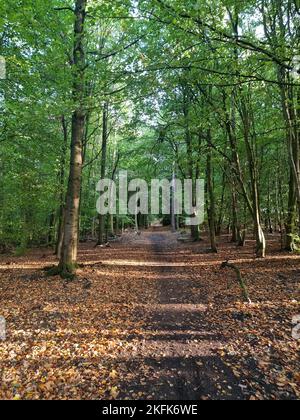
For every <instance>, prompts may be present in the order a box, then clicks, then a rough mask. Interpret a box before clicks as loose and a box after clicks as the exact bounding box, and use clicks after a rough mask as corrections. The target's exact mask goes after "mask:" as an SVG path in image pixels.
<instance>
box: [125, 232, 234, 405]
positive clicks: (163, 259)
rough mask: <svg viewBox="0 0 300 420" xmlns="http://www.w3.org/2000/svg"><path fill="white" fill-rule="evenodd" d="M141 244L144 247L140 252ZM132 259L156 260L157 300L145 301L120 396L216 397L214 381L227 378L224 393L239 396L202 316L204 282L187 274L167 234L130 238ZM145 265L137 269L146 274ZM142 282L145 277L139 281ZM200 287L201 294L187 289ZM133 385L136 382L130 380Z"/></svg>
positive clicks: (182, 258)
mask: <svg viewBox="0 0 300 420" xmlns="http://www.w3.org/2000/svg"><path fill="white" fill-rule="evenodd" d="M145 248H146V249H147V248H148V252H147V253H146V254H145ZM134 252H135V258H136V259H137V260H140V259H141V257H142V255H143V256H144V258H145V262H146V263H147V262H148V263H149V261H152V262H158V263H161V266H158V267H156V266H154V267H151V271H154V273H155V278H156V279H155V280H156V281H155V283H156V291H157V294H156V296H157V297H156V302H152V303H151V304H149V305H145V307H143V310H144V311H145V313H144V314H141V316H143V317H144V318H145V321H146V322H145V335H144V337H143V338H141V340H140V342H139V343H137V348H138V352H137V354H135V355H134V357H132V358H131V359H130V358H129V360H128V361H127V368H128V370H129V372H131V374H130V375H129V377H128V381H124V383H123V384H122V386H121V389H122V390H123V392H122V393H123V396H124V397H126V396H128V395H130V394H134V395H139V394H140V393H142V394H143V395H148V396H149V397H150V396H151V397H152V398H154V399H158V400H165V399H171V400H199V399H201V398H205V397H207V396H208V395H209V396H210V397H214V398H221V397H222V395H221V394H219V390H218V384H219V383H220V381H221V383H222V389H224V384H225V385H226V383H228V388H227V391H228V392H227V398H239V397H241V398H242V395H241V393H240V391H241V389H240V388H239V387H238V383H235V378H234V376H233V375H232V373H231V371H229V370H228V369H227V368H226V366H224V365H223V363H222V361H221V360H220V358H219V357H218V355H217V353H216V350H217V349H218V348H219V347H220V346H221V344H222V343H221V337H220V336H218V335H217V334H215V333H214V331H212V329H211V326H210V322H209V319H208V318H207V314H206V310H207V298H208V296H207V284H205V279H203V283H202V282H201V281H199V279H198V278H194V279H193V278H192V277H191V276H190V275H189V274H188V272H187V267H174V266H173V265H172V264H174V263H175V262H176V263H185V262H186V260H187V255H186V254H185V253H180V249H179V246H178V242H177V240H176V237H175V236H174V235H173V234H171V233H167V232H164V233H155V232H153V233H144V234H143V236H142V238H140V239H138V240H136V241H135V245H134ZM148 274H149V267H148V266H145V268H144V273H143V272H141V281H143V278H145V279H147V275H148ZM144 287H147V280H146V281H145V283H144ZM193 289H197V290H198V291H199V290H201V289H203V293H197V296H196V298H195V294H194V293H192V290H193ZM133 384H136V385H133Z"/></svg>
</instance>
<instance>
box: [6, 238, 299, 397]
mask: <svg viewBox="0 0 300 420" xmlns="http://www.w3.org/2000/svg"><path fill="white" fill-rule="evenodd" d="M270 243H271V247H270V250H269V256H268V258H267V259H266V260H264V261H263V260H255V259H254V258H253V244H252V242H251V241H250V242H249V243H248V245H247V247H245V248H244V249H240V248H238V249H237V248H236V247H235V246H234V245H232V244H229V242H228V238H227V237H223V238H222V240H221V243H220V252H219V254H218V255H213V254H209V253H207V252H206V249H207V248H208V243H207V242H206V241H204V242H201V243H198V244H182V243H179V242H177V240H176V235H173V234H171V233H169V232H166V231H162V232H144V233H142V235H141V237H135V236H134V235H131V234H128V235H126V236H124V237H123V238H122V239H121V240H119V241H118V242H116V243H113V244H112V247H111V248H108V249H95V248H94V247H93V244H85V245H83V246H82V247H81V252H80V262H81V264H82V265H81V268H80V270H79V272H78V278H77V279H76V280H75V281H74V282H72V283H67V282H65V281H62V280H61V279H59V278H58V277H53V278H49V277H46V275H45V273H44V272H43V271H42V268H44V267H45V266H47V265H51V264H53V263H55V259H54V257H53V256H52V255H51V253H50V252H49V251H44V250H42V251H33V252H32V253H30V255H29V256H27V257H23V258H16V257H11V256H1V257H0V305H1V306H0V308H1V309H0V316H3V317H4V318H5V319H6V323H7V338H6V340H5V341H2V342H0V369H1V372H0V373H1V386H0V397H1V398H2V399H117V398H121V399H161V400H163V399H196V400H197V399H229V398H231V399H251V400H254V399H266V398H268V399H297V398H299V397H300V369H299V364H300V362H299V340H296V339H293V338H292V328H293V325H292V319H293V317H294V316H296V315H300V300H299V275H300V271H299V269H300V264H299V257H298V256H294V255H291V254H284V253H280V252H279V251H278V248H279V245H278V243H277V240H276V238H274V239H273V240H271V241H270ZM227 259H230V261H232V262H234V263H235V264H236V265H237V266H238V267H239V268H240V269H241V272H242V274H243V276H244V278H245V280H246V282H247V285H248V289H249V293H250V296H251V299H252V301H253V305H249V304H246V303H243V302H242V297H241V290H240V288H239V285H238V283H237V282H236V279H235V275H234V273H232V272H230V271H227V270H225V271H224V270H220V265H221V263H222V262H223V261H224V260H227Z"/></svg>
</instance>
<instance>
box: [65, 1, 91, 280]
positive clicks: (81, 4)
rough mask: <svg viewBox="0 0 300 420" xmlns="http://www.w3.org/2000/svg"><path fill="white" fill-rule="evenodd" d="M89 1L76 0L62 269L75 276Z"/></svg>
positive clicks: (84, 112) (84, 117)
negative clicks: (71, 109)
mask: <svg viewBox="0 0 300 420" xmlns="http://www.w3.org/2000/svg"><path fill="white" fill-rule="evenodd" d="M86 7H87V0H76V3H75V10H74V16H75V23H74V48H73V63H72V64H73V66H72V67H73V89H72V92H73V101H74V108H75V109H74V112H73V114H72V128H71V156H70V173H69V181H68V189H67V196H66V207H65V212H64V213H65V214H64V220H63V226H64V227H63V243H62V249H61V256H60V263H59V267H58V268H59V271H60V272H61V274H62V275H63V276H65V275H66V276H68V275H73V274H74V271H75V269H76V264H77V249H78V240H79V225H78V222H79V206H80V191H81V177H82V162H83V139H84V131H85V119H86V110H85V107H86V104H85V99H86V83H85V70H86V54H85V45H84V36H85V19H86Z"/></svg>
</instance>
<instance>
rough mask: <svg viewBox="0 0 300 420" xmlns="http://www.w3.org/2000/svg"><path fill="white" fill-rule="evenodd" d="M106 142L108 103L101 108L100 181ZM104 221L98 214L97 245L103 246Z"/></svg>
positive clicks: (104, 165)
mask: <svg viewBox="0 0 300 420" xmlns="http://www.w3.org/2000/svg"><path fill="white" fill-rule="evenodd" d="M107 140H108V102H105V104H104V107H103V126H102V155H101V179H104V178H105V175H106V158H107ZM105 221H106V216H105V215H103V214H99V231H98V244H97V245H103V244H104V241H105V238H104V235H105Z"/></svg>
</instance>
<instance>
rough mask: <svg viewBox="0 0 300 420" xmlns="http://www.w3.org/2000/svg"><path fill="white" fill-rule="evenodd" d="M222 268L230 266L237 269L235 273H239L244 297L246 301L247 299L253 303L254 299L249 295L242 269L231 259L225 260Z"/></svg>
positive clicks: (238, 276)
mask: <svg viewBox="0 0 300 420" xmlns="http://www.w3.org/2000/svg"><path fill="white" fill-rule="evenodd" d="M221 268H222V269H224V268H230V269H232V270H234V271H235V273H236V275H237V279H238V282H239V284H240V287H241V289H242V292H243V297H244V299H245V301H247V302H248V303H252V301H251V299H250V297H249V293H248V289H247V286H246V284H245V282H244V280H243V277H242V274H241V271H240V269H239V268H238V267H237V266H236V265H234V264H231V263H229V261H225V262H223V263H222V265H221Z"/></svg>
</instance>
